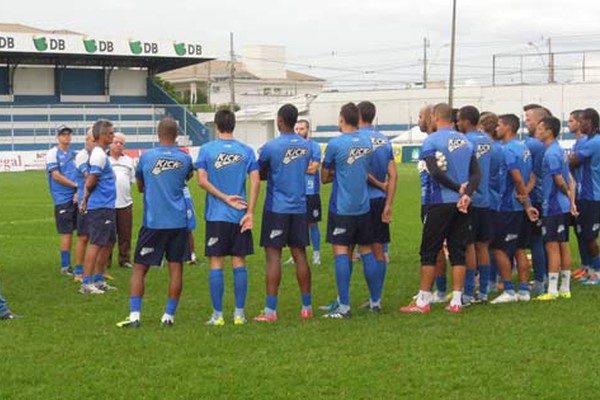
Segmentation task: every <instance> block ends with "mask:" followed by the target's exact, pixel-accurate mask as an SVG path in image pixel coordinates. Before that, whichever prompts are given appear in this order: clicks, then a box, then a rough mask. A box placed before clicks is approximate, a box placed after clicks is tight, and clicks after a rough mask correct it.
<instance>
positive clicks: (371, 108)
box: [357, 101, 377, 124]
mask: <svg viewBox="0 0 600 400" xmlns="http://www.w3.org/2000/svg"><path fill="white" fill-rule="evenodd" d="M357 107H358V113H359V115H360V118H361V119H362V120H363V122H366V123H367V124H370V123H372V122H373V120H374V119H375V114H376V113H377V110H376V109H375V104H373V103H371V102H370V101H361V102H360V103H358V105H357Z"/></svg>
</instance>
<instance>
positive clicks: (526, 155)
mask: <svg viewBox="0 0 600 400" xmlns="http://www.w3.org/2000/svg"><path fill="white" fill-rule="evenodd" d="M502 150H503V152H504V163H503V164H504V165H503V171H502V173H503V179H504V190H503V192H502V199H501V204H500V211H523V205H522V204H521V203H520V202H519V200H518V199H517V196H516V185H515V181H514V180H513V178H512V176H511V175H510V171H513V170H518V171H519V172H520V173H521V176H522V177H523V182H524V184H525V185H527V184H528V183H529V175H530V174H531V171H532V169H533V166H532V161H531V153H530V152H529V149H528V148H527V146H525V144H524V143H522V142H520V141H518V140H517V139H512V140H510V141H509V142H507V143H505V144H504V146H503V147H502Z"/></svg>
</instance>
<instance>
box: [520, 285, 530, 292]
mask: <svg viewBox="0 0 600 400" xmlns="http://www.w3.org/2000/svg"><path fill="white" fill-rule="evenodd" d="M519 293H521V294H525V293H529V284H528V283H519Z"/></svg>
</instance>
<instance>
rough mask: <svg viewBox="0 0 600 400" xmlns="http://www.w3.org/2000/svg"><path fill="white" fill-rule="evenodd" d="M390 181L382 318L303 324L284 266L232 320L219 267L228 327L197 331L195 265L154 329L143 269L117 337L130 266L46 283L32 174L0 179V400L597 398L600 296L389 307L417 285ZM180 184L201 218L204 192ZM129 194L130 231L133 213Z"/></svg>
mask: <svg viewBox="0 0 600 400" xmlns="http://www.w3.org/2000/svg"><path fill="white" fill-rule="evenodd" d="M399 181H400V182H399V183H400V184H399V189H398V197H397V202H396V206H395V209H394V222H393V227H392V232H393V233H392V235H393V243H392V249H391V253H392V254H391V264H390V267H389V272H388V277H387V281H386V285H385V292H384V311H383V313H382V314H381V315H370V314H368V313H366V312H360V311H356V312H355V316H354V318H353V319H351V320H348V321H339V320H323V319H321V318H315V319H314V320H312V321H308V322H303V321H301V320H300V318H299V312H300V294H299V290H298V287H297V284H296V280H295V274H294V270H293V268H292V267H289V266H284V277H283V283H282V286H281V290H280V300H279V304H280V306H279V322H277V323H276V324H272V325H259V324H256V323H249V324H248V325H246V326H242V327H239V326H233V324H232V323H231V315H230V314H231V313H232V312H233V289H232V272H231V269H228V270H227V271H226V275H225V276H226V292H225V311H226V316H227V317H228V322H229V324H228V325H226V326H225V327H220V328H219V327H206V326H205V325H204V322H205V320H206V319H207V318H208V317H209V315H210V312H211V305H210V297H209V293H208V271H207V267H206V264H204V265H201V266H189V267H186V275H185V288H184V292H183V296H182V299H181V302H180V306H179V310H178V313H177V319H176V325H175V326H174V327H173V328H172V329H168V328H163V327H161V326H160V324H159V322H158V321H159V318H160V316H161V315H162V312H163V308H164V303H165V300H166V282H167V271H166V270H162V269H153V270H152V271H150V273H149V274H148V279H147V292H146V297H145V298H144V303H143V309H142V311H143V312H142V324H143V326H142V328H140V329H139V330H119V329H118V328H116V327H115V323H116V322H117V321H119V320H122V319H123V318H124V317H125V316H127V315H128V283H129V282H128V281H129V279H128V278H129V271H125V270H121V269H119V268H116V267H113V269H112V271H111V272H112V273H113V274H114V275H116V280H115V281H114V284H115V285H116V286H117V287H118V288H119V290H118V291H117V292H116V293H115V292H111V293H108V294H105V295H103V296H98V297H93V296H87V297H86V296H82V295H80V294H78V293H77V289H78V286H77V285H76V284H74V283H73V282H72V281H71V280H69V279H68V278H66V277H64V276H61V275H60V274H59V267H58V264H59V256H58V237H57V235H56V234H55V230H54V222H53V217H52V216H53V212H52V204H51V200H50V196H49V194H48V190H47V184H46V181H45V175H44V173H42V172H31V173H29V172H28V173H15V174H0V205H1V208H0V284H1V286H2V291H3V294H4V295H5V297H6V298H7V299H8V301H9V303H10V305H11V308H12V309H13V310H14V311H15V312H17V313H20V314H24V315H26V318H25V319H23V320H20V321H11V322H3V323H0V338H1V344H0V360H1V361H0V398H1V399H71V398H78V399H83V398H98V399H110V398H115V399H117V398H119V399H120V398H128V399H138V398H144V399H146V398H147V399H165V398H178V399H199V398H267V399H271V398H304V399H306V398H309V399H310V398H312V399H316V398H328V397H329V398H368V399H380V398H412V399H422V398H431V399H435V398H447V399H529V398H532V399H533V398H535V399H565V398H567V399H590V398H597V396H598V393H600V380H599V379H598V375H597V370H598V365H599V364H598V362H599V361H598V360H599V358H598V357H599V356H600V353H599V352H598V350H597V348H598V347H597V342H598V341H597V340H596V339H597V330H598V326H599V325H598V315H599V314H598V304H599V300H600V290H599V289H594V288H584V287H582V286H581V285H579V284H575V283H574V284H573V287H574V290H573V292H574V295H573V299H572V300H570V301H566V300H565V301H558V302H555V303H551V304H549V303H533V302H532V303H530V304H511V305H499V306H491V305H488V306H477V307H472V308H470V309H468V310H466V311H465V312H463V313H462V314H460V315H451V314H448V313H447V312H445V311H444V310H443V308H442V306H436V307H434V309H433V311H432V313H431V314H429V315H401V314H400V313H399V311H398V308H399V307H400V306H401V305H404V304H406V303H407V302H408V301H409V299H410V297H411V295H412V294H414V293H415V291H416V290H417V287H418V286H417V283H418V271H419V267H418V261H419V258H418V246H419V242H420V232H421V229H420V220H419V208H420V205H419V193H420V192H419V183H418V176H417V172H416V168H415V167H414V166H401V167H400V168H399ZM192 186H193V188H192V189H193V190H192V193H193V195H194V199H195V202H196V207H197V210H201V208H202V206H203V197H204V196H203V195H201V193H200V191H199V189H198V188H197V186H196V185H195V184H194V185H192ZM327 191H328V188H327V189H325V193H324V195H323V197H324V199H325V200H328V198H329V195H328V192H327ZM263 196H264V192H263V193H261V198H262V197H263ZM135 200H136V206H135V211H136V220H135V226H136V228H135V229H136V230H137V227H139V222H140V215H141V211H142V207H141V199H140V198H139V197H136V198H135ZM200 214H201V212H200ZM256 220H257V221H260V218H256ZM258 228H259V226H256V227H255V232H258V231H259V229H258ZM321 229H322V232H324V229H325V227H324V224H323V225H322V228H321ZM203 236H204V234H203V228H201V229H199V230H198V231H196V237H197V242H199V243H202V238H203ZM255 239H258V234H256V233H255ZM199 247H201V246H199ZM198 250H200V252H202V251H201V250H202V249H200V248H199V249H198ZM257 251H258V254H256V255H255V256H253V257H250V258H249V260H248V267H249V285H250V287H249V294H248V306H247V313H248V316H249V317H251V316H254V315H256V314H257V313H258V312H259V311H260V310H261V308H262V307H263V302H264V270H263V263H264V256H263V254H262V251H261V249H259V248H258V247H257ZM322 253H323V256H324V257H323V261H324V262H323V265H322V266H318V267H315V268H313V301H314V304H315V305H320V304H324V303H326V302H328V301H329V300H331V299H333V298H334V297H335V295H336V289H335V281H334V272H333V264H332V255H331V250H330V248H329V247H328V246H325V247H324V249H323V252H322ZM574 259H575V260H576V259H577V257H576V256H575V257H574ZM575 264H577V262H575ZM351 296H352V303H353V305H355V306H356V305H358V303H359V302H362V300H364V299H366V298H367V289H366V284H365V282H364V278H363V276H362V271H361V268H360V265H358V266H357V267H356V268H355V272H354V279H353V285H352V291H351Z"/></svg>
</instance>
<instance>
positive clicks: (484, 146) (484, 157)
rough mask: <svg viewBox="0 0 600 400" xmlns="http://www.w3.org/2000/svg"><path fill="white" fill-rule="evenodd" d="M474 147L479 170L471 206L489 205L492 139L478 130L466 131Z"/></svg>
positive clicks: (482, 206)
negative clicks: (479, 175)
mask: <svg viewBox="0 0 600 400" xmlns="http://www.w3.org/2000/svg"><path fill="white" fill-rule="evenodd" d="M465 136H466V137H467V139H469V141H470V142H471V144H472V145H473V148H474V149H475V156H476V157H477V163H478V164H479V170H480V172H481V180H480V181H479V187H478V188H477V191H476V192H475V193H474V194H473V199H472V204H473V207H478V208H489V207H490V164H491V161H492V139H490V137H489V136H488V135H487V133H483V132H480V131H472V132H467V134H466V135H465Z"/></svg>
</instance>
